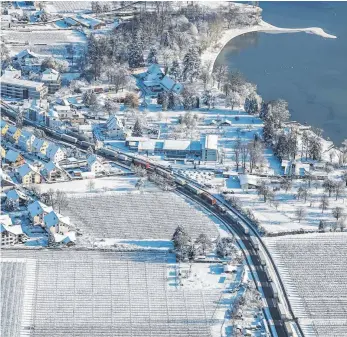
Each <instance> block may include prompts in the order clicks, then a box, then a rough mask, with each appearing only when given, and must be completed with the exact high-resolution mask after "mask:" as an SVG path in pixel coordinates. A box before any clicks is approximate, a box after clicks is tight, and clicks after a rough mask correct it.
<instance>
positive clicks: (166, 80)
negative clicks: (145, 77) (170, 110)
mask: <svg viewBox="0 0 347 337" xmlns="http://www.w3.org/2000/svg"><path fill="white" fill-rule="evenodd" d="M160 84H161V85H162V86H163V87H164V88H165V89H167V90H171V89H172V88H173V86H174V85H175V81H174V80H173V79H172V78H171V77H170V76H168V75H165V76H164V77H163V79H162V80H161V81H160Z"/></svg>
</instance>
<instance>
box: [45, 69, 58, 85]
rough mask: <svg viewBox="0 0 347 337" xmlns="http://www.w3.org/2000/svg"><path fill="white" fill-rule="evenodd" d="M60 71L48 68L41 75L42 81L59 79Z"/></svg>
mask: <svg viewBox="0 0 347 337" xmlns="http://www.w3.org/2000/svg"><path fill="white" fill-rule="evenodd" d="M59 76H60V74H59V71H56V70H54V69H46V70H45V71H44V72H43V73H42V76H41V81H43V82H44V81H58V79H59Z"/></svg>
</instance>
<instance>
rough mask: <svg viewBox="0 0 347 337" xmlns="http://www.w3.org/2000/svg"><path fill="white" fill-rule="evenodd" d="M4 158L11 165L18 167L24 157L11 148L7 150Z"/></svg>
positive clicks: (23, 161)
mask: <svg viewBox="0 0 347 337" xmlns="http://www.w3.org/2000/svg"><path fill="white" fill-rule="evenodd" d="M5 160H6V161H7V162H8V163H9V164H10V165H11V166H12V167H18V166H21V165H23V164H24V163H25V160H24V157H23V156H22V155H21V154H20V153H19V152H17V151H14V150H12V149H10V150H8V151H7V153H6V157H5Z"/></svg>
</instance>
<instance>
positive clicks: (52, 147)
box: [46, 143, 62, 159]
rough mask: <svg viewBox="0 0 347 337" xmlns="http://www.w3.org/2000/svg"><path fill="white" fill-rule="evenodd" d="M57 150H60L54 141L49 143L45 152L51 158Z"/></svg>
mask: <svg viewBox="0 0 347 337" xmlns="http://www.w3.org/2000/svg"><path fill="white" fill-rule="evenodd" d="M58 151H62V150H61V148H60V147H59V146H58V145H56V144H54V143H49V145H48V148H47V152H46V154H47V157H48V158H50V159H52V158H53V157H54V156H55V154H56V153H57V152H58Z"/></svg>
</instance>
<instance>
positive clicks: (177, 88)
mask: <svg viewBox="0 0 347 337" xmlns="http://www.w3.org/2000/svg"><path fill="white" fill-rule="evenodd" d="M182 90H183V84H181V83H178V82H176V83H175V85H174V87H173V88H172V91H173V92H175V93H176V94H179V93H181V91H182Z"/></svg>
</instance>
